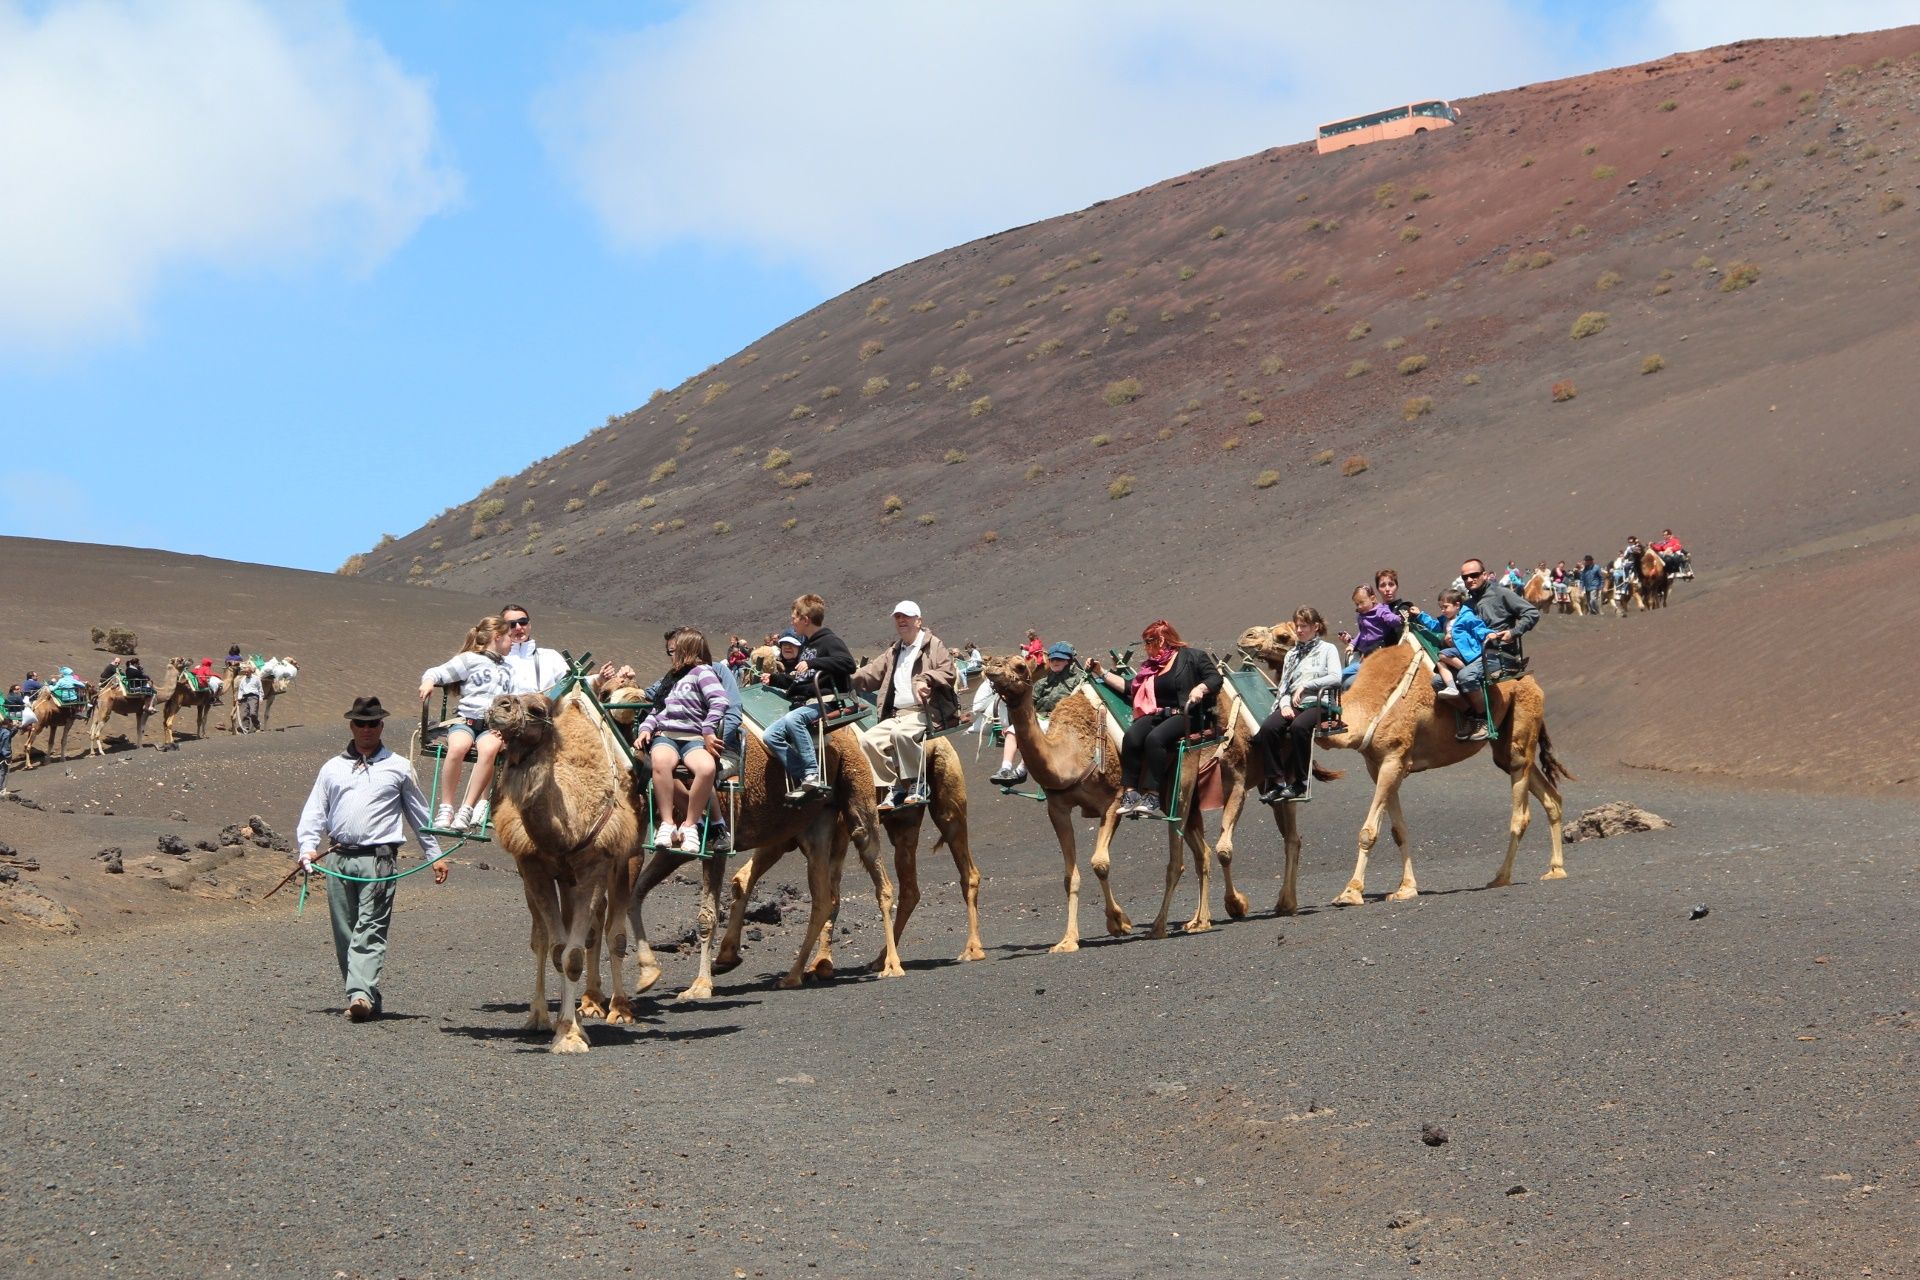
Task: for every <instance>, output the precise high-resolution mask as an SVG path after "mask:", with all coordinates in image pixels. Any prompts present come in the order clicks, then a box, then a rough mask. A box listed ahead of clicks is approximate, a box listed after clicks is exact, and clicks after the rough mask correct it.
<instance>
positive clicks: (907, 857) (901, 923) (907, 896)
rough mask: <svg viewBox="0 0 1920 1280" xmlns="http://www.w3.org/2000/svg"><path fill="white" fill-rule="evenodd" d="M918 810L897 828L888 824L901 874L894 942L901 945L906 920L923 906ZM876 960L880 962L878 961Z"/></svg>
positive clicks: (897, 870)
mask: <svg viewBox="0 0 1920 1280" xmlns="http://www.w3.org/2000/svg"><path fill="white" fill-rule="evenodd" d="M922 812H924V811H923V810H916V811H914V813H913V814H912V816H911V817H910V818H909V819H906V820H903V821H901V823H900V824H899V826H898V828H893V827H889V828H888V829H887V835H888V837H889V838H890V839H892V841H893V873H894V875H896V876H898V877H899V881H898V883H899V893H898V896H897V897H896V898H895V900H894V904H893V941H894V945H895V946H898V945H899V943H900V939H901V938H902V937H903V936H904V935H905V934H906V932H907V921H908V919H910V918H911V917H912V915H913V909H914V908H915V907H917V906H919V905H920V822H921V818H920V814H921V813H922ZM876 963H877V961H876Z"/></svg>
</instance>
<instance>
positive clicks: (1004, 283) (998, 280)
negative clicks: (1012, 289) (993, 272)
mask: <svg viewBox="0 0 1920 1280" xmlns="http://www.w3.org/2000/svg"><path fill="white" fill-rule="evenodd" d="M1019 278H1020V277H1019V276H995V277H994V278H993V283H994V284H995V285H996V286H998V287H999V288H1002V289H1005V288H1006V287H1008V286H1009V285H1011V284H1012V283H1013V282H1014V281H1016V280H1018V279H1019Z"/></svg>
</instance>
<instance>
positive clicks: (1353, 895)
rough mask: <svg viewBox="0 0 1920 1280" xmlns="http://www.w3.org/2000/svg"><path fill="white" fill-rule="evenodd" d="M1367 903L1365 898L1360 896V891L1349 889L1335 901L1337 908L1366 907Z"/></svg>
mask: <svg viewBox="0 0 1920 1280" xmlns="http://www.w3.org/2000/svg"><path fill="white" fill-rule="evenodd" d="M1366 901H1367V900H1366V899H1365V898H1363V897H1361V896H1360V891H1359V890H1358V889H1347V890H1345V891H1344V892H1342V893H1341V895H1340V896H1339V897H1337V898H1335V899H1334V900H1333V905H1334V906H1336V907H1358V906H1363V905H1365V903H1366Z"/></svg>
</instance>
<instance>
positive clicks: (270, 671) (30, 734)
mask: <svg viewBox="0 0 1920 1280" xmlns="http://www.w3.org/2000/svg"><path fill="white" fill-rule="evenodd" d="M251 667H252V664H251V663H247V664H244V667H243V669H246V668H251ZM260 673H261V681H260V686H261V694H260V727H261V728H263V729H264V728H265V727H266V725H267V722H268V719H269V717H270V716H271V715H272V711H273V702H274V699H275V698H277V697H279V696H280V695H281V694H283V693H286V692H287V691H288V690H289V689H291V688H292V687H293V681H294V677H296V676H297V675H299V673H300V672H299V667H298V665H297V664H296V663H295V662H294V660H293V659H291V658H269V659H267V660H266V662H265V663H263V664H262V665H261V668H260ZM84 687H85V690H86V696H85V697H83V698H80V699H76V700H75V701H72V702H62V701H60V700H59V698H58V697H57V696H56V695H55V693H54V690H53V686H51V685H43V686H42V687H41V688H40V689H38V690H37V691H36V692H35V694H34V696H33V698H32V700H31V701H30V702H29V703H28V704H27V707H28V710H29V714H28V715H27V716H26V717H25V718H24V724H23V727H22V729H21V730H20V731H19V732H18V733H17V735H16V736H17V737H18V738H19V739H20V742H21V746H22V752H21V754H22V756H23V758H24V759H23V763H22V768H23V769H31V768H33V767H34V763H33V747H34V743H35V741H36V740H38V738H39V737H40V735H41V734H45V735H46V750H45V751H44V752H43V753H42V756H43V759H45V760H49V761H51V760H56V759H57V760H60V761H65V760H66V759H67V758H68V755H69V751H68V738H69V736H70V735H71V733H72V731H73V726H74V725H75V724H78V723H80V722H81V721H83V720H84V721H85V722H86V726H87V736H88V739H89V741H88V745H87V748H86V750H85V751H84V752H83V753H82V754H83V755H90V756H104V755H106V754H107V746H106V743H107V738H108V737H109V736H111V733H112V721H113V718H114V717H115V716H125V717H128V718H130V719H131V720H132V721H133V745H134V749H135V750H136V751H137V750H139V749H140V748H141V747H143V746H145V745H146V740H147V721H148V720H149V719H151V718H152V717H153V716H154V715H156V714H158V715H159V717H160V727H161V735H162V741H161V744H160V745H162V746H166V747H171V746H174V745H176V742H175V738H176V735H175V732H174V719H175V717H176V716H178V715H179V713H180V712H181V711H182V710H183V709H187V708H191V709H192V711H193V713H194V737H195V738H204V737H206V736H207V721H208V719H209V718H210V716H211V715H212V712H213V708H214V707H216V706H218V705H219V704H220V695H221V692H222V690H219V689H216V688H214V687H213V686H212V685H211V684H209V683H207V682H205V681H202V680H199V679H197V678H195V677H194V674H193V666H192V664H190V663H189V662H188V661H187V660H186V659H185V658H172V659H169V660H168V662H167V665H166V669H165V671H164V672H162V674H161V676H160V679H159V680H158V681H156V682H155V683H154V686H153V692H151V693H146V692H139V693H136V692H133V691H132V690H130V689H128V687H127V686H126V684H125V682H124V681H122V680H119V679H113V680H109V681H106V682H105V684H104V685H102V686H95V685H92V684H88V685H86V686H84ZM226 727H227V731H228V732H229V733H237V732H240V699H239V698H237V697H236V698H233V699H231V706H230V707H229V708H228V713H227V726H226Z"/></svg>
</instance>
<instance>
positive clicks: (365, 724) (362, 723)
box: [347, 720, 385, 729]
mask: <svg viewBox="0 0 1920 1280" xmlns="http://www.w3.org/2000/svg"><path fill="white" fill-rule="evenodd" d="M347 723H348V724H351V725H352V726H353V727H354V728H356V729H378V728H379V727H380V726H381V725H382V724H383V723H385V722H384V721H381V720H349V721H348V722H347Z"/></svg>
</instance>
